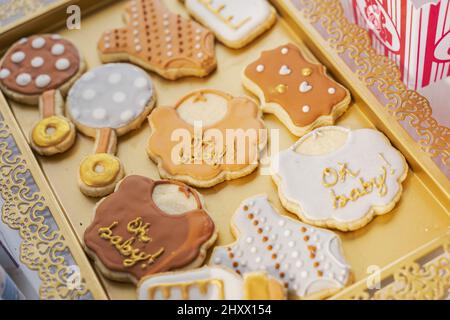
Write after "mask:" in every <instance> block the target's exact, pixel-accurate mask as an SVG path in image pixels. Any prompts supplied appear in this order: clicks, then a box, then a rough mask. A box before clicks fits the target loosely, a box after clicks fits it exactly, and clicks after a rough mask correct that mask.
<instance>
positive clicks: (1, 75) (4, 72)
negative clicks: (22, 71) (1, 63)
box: [0, 68, 11, 79]
mask: <svg viewBox="0 0 450 320" xmlns="http://www.w3.org/2000/svg"><path fill="white" fill-rule="evenodd" d="M10 74H11V71H9V69H6V68H3V69H1V70H0V79H6V78H8V77H9V75H10Z"/></svg>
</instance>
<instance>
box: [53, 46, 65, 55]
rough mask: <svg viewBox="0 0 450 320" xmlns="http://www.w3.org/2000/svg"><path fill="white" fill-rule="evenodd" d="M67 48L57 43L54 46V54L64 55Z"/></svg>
mask: <svg viewBox="0 0 450 320" xmlns="http://www.w3.org/2000/svg"><path fill="white" fill-rule="evenodd" d="M64 51H65V48H64V45H63V44H61V43H56V44H54V45H53V46H52V54H53V55H55V56H60V55H62V54H63V53H64Z"/></svg>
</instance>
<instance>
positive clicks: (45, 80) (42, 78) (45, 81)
mask: <svg viewBox="0 0 450 320" xmlns="http://www.w3.org/2000/svg"><path fill="white" fill-rule="evenodd" d="M51 81H52V78H50V76H49V75H48V74H41V75H39V76H37V77H36V80H35V84H36V87H38V88H45V87H46V86H48V85H49V84H50V82H51Z"/></svg>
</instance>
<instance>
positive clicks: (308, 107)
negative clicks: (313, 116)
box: [302, 105, 311, 113]
mask: <svg viewBox="0 0 450 320" xmlns="http://www.w3.org/2000/svg"><path fill="white" fill-rule="evenodd" d="M302 111H303V112H304V113H308V112H310V111H311V107H310V106H308V105H304V106H303V107H302Z"/></svg>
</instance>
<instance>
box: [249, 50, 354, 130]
mask: <svg viewBox="0 0 450 320" xmlns="http://www.w3.org/2000/svg"><path fill="white" fill-rule="evenodd" d="M243 85H244V87H245V88H247V89H248V90H250V91H251V92H252V93H254V94H255V95H257V96H258V97H259V99H260V100H261V105H262V108H263V111H264V112H267V113H273V114H274V115H275V116H277V118H278V119H280V121H281V122H283V124H284V125H285V126H286V127H287V128H288V129H289V130H290V131H291V132H292V133H293V134H294V135H296V136H302V135H304V134H306V133H307V132H309V131H311V130H312V129H314V128H316V127H320V126H324V125H332V124H334V121H335V120H336V119H337V118H338V117H339V116H341V115H342V114H343V113H344V112H345V111H346V110H347V107H348V105H349V103H350V93H349V92H348V90H347V89H345V88H344V87H343V86H341V85H340V84H338V83H337V82H335V81H334V80H332V79H331V78H330V77H329V76H328V75H327V74H326V70H325V67H324V66H323V65H320V64H313V63H310V62H308V61H307V60H306V59H305V58H304V57H303V55H302V53H301V52H300V50H299V49H298V48H297V47H296V46H295V45H293V44H287V45H284V46H281V47H278V48H276V49H273V50H269V51H264V52H263V53H262V54H261V57H260V58H259V59H258V60H256V61H255V62H253V63H251V64H250V65H249V66H248V67H247V68H245V70H244V73H243Z"/></svg>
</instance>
